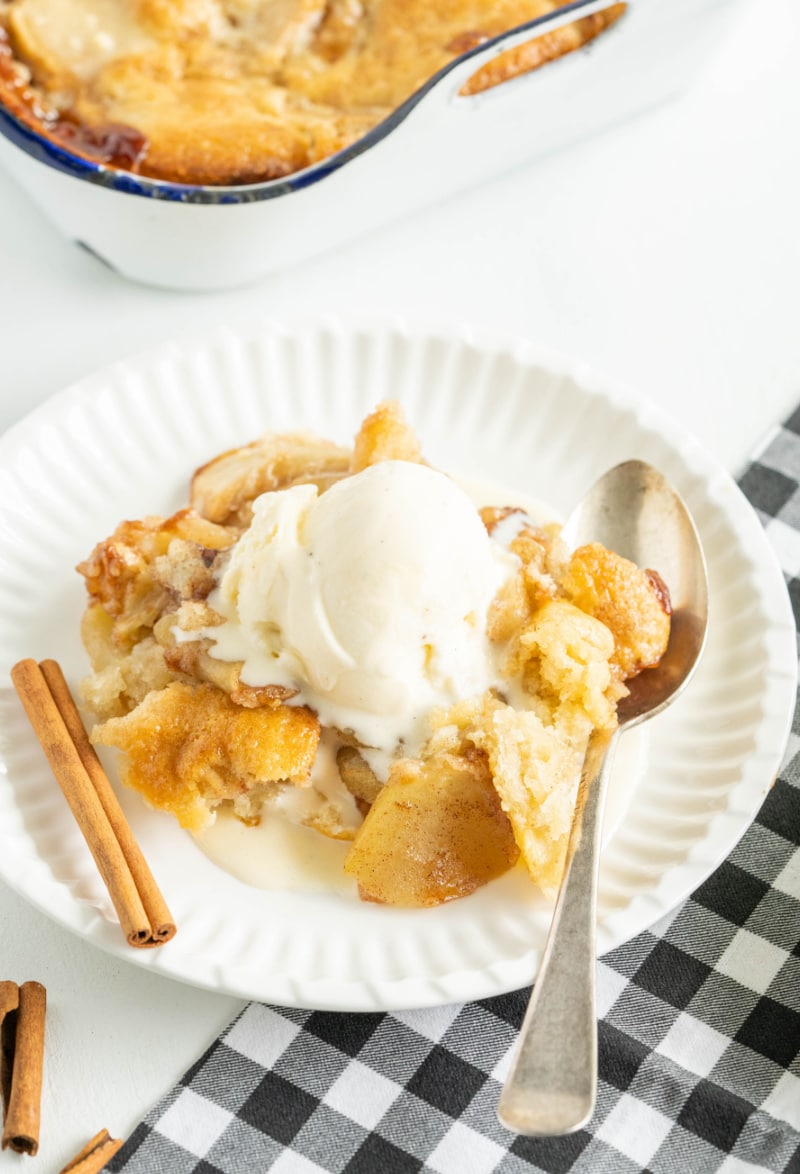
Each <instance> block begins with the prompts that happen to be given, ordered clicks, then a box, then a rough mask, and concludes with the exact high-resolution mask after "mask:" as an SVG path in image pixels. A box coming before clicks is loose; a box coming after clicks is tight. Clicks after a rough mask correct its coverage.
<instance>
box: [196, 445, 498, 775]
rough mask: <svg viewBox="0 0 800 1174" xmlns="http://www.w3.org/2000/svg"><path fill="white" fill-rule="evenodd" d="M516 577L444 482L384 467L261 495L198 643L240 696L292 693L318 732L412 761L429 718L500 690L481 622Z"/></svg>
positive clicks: (398, 465) (418, 469) (433, 475)
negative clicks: (219, 620) (224, 664)
mask: <svg viewBox="0 0 800 1174" xmlns="http://www.w3.org/2000/svg"><path fill="white" fill-rule="evenodd" d="M517 566H518V563H517V560H516V559H515V558H514V556H513V555H510V554H508V553H507V552H506V551H504V550H503V549H502V548H501V547H500V546H499V545H497V544H496V543H494V542H493V541H492V540H491V539H490V538H489V536H488V534H487V533H486V530H485V528H484V526H483V523H482V522H481V519H480V517H479V515H478V512H477V510H476V508H475V506H474V504H473V503H472V502H471V501H470V499H469V498H468V497H467V495H466V494H465V493H464V492H463V491H462V490H461V489H459V488H458V486H457V485H456V484H455V483H454V482H453V481H452V480H450V478H448V477H446V476H445V475H444V474H443V473H439V472H436V471H435V470H433V469H430V468H428V467H427V466H424V465H416V464H412V463H410V462H406V461H386V462H383V463H381V464H377V465H373V466H372V467H370V468H367V469H365V470H364V471H363V472H361V473H357V474H355V475H354V476H352V477H348V478H346V479H344V480H342V481H340V482H338V483H337V484H335V485H333V486H332V487H331V488H330V489H328V490H327V492H325V493H324V494H322V495H321V496H320V495H318V493H317V490H316V487H315V486H310V485H301V486H295V487H293V488H290V489H285V490H280V491H277V492H274V493H265V494H263V495H262V496H261V497H259V498H258V499H257V501H256V502H255V504H254V514H253V521H252V523H251V525H250V527H249V528H248V529H247V530H246V531H245V533H244V534H243V535H242V537H241V538H240V539H239V541H238V542H237V543H236V545H235V546H234V547H233V550H232V553H231V555H230V559H229V562H228V564H227V568H226V570H225V572H224V575H223V577H222V579H221V582H220V585H219V588H218V590H217V591H216V592H215V595H214V596H213V597H212V599H211V602H212V605H213V606H214V607H216V608H217V609H218V610H219V611H221V612H222V614H223V615H224V616H225V617H226V622H225V623H224V624H222V625H221V626H219V627H215V628H209V629H207V630H206V634H207V635H209V636H211V637H212V638H213V639H214V640H215V642H216V647H215V649H214V652H213V654H214V655H216V656H219V657H222V658H223V659H226V660H228V659H230V660H242V661H243V662H244V665H243V668H242V672H241V677H242V680H243V681H244V682H245V683H246V684H250V685H265V684H283V685H291V686H293V687H294V688H297V689H299V691H300V697H299V698H298V699H297V700H298V701H302V702H303V703H305V704H307V705H310V706H311V707H312V708H313V709H315V710H316V711H317V712H318V714H319V717H320V720H321V721H322V723H323V724H324V725H329V726H336V727H337V728H339V729H342V730H351V731H352V732H353V733H354V734H355V735H356V737H357V738H358V739H359V741H360V742H361V743H363V744H364V745H366V746H370V747H375V748H376V749H378V750H381V751H384V752H392V751H394V750H395V748H396V747H397V746H398V744H402V745H403V747H404V751H405V753H414V751H415V749H416V748H418V747H419V745H420V744H421V742H422V741H423V740H424V739H425V737H426V736H427V734H428V732H429V731H428V721H427V718H428V713H429V711H430V710H431V709H432V708H433V707H435V706H449V705H452V704H453V703H454V702H455V701H458V700H461V699H463V698H466V697H472V696H475V695H477V694H480V693H482V692H484V691H485V690H486V689H487V688H489V687H490V686H491V685H493V684H495V683H497V682H498V681H499V679H500V675H499V671H498V665H497V663H496V659H495V657H494V655H493V652H492V649H491V646H490V643H489V641H488V639H487V636H486V615H487V610H488V607H489V604H490V602H491V600H492V597H493V596H494V595H495V593H496V592H497V590H498V588H499V587H500V585H501V584H502V583H503V582H504V580H505V579H506V578H508V576H509V575H510V574H511V573H512V572H513V571H514V569H515V568H516V567H517Z"/></svg>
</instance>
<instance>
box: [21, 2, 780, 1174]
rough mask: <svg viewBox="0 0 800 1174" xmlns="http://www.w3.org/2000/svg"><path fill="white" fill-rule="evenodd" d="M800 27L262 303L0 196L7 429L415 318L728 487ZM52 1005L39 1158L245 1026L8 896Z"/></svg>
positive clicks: (722, 60)
mask: <svg viewBox="0 0 800 1174" xmlns="http://www.w3.org/2000/svg"><path fill="white" fill-rule="evenodd" d="M799 60H800V5H799V4H798V3H797V0H744V2H743V4H742V6H741V8H740V9H739V10H738V12H737V13H736V15H735V17H734V19H733V20H732V22H731V26H730V30H729V35H728V37H727V38H726V40H725V42H724V43H723V44H721V45H720V46H719V48H718V51H717V52H716V54H715V56H714V57H713V58H712V59H710V60H709V61H708V64H707V67H706V68H705V70H704V72H703V74H702V76H701V77H700V78H699V79H698V81H697V82H696V83H695V85H694V86H693V88H692V89H691V91H690V92H688V93H686V94H685V95H684V96H683V97H682V98H681V99H680V100H679V101H677V102H674V103H672V104H671V105H669V106H668V107H662V108H661V109H659V110H657V111H655V112H651V113H649V114H647V115H646V116H642V117H641V118H639V119H638V120H636V121H635V122H630V123H628V124H627V125H625V126H623V127H620V128H617V129H615V130H614V131H613V132H608V133H606V134H605V135H603V136H602V137H601V138H598V139H596V140H595V141H593V142H589V143H584V144H582V145H581V146H579V147H577V148H573V149H571V150H569V151H566V152H564V153H562V154H560V155H558V156H555V157H551V158H549V159H547V160H545V161H544V162H541V163H539V164H537V165H536V166H531V167H529V168H526V169H522V170H519V171H517V172H515V173H513V174H511V175H508V176H506V177H504V178H502V179H499V180H495V181H493V182H490V183H487V184H486V185H485V186H483V187H482V188H480V189H479V190H476V191H474V192H471V193H469V194H468V195H465V196H462V197H460V198H458V199H457V200H453V201H451V202H449V203H448V204H447V205H444V206H440V207H438V208H435V209H432V210H429V211H427V212H424V213H421V214H418V215H416V216H415V217H413V218H411V219H408V220H407V221H405V222H404V223H401V224H398V225H396V226H394V227H392V228H390V229H387V230H384V231H381V232H380V233H378V234H374V235H372V236H370V237H369V238H368V239H364V240H361V241H359V242H357V243H355V244H352V245H350V246H347V247H345V248H342V249H340V250H338V251H336V252H334V253H331V254H329V255H327V256H325V257H324V258H321V259H319V260H316V261H314V262H311V263H307V264H305V265H303V266H302V267H301V268H298V269H295V270H292V271H288V272H284V273H281V274H279V275H277V276H274V277H272V278H269V279H267V280H266V281H264V282H263V283H262V284H260V285H258V286H256V287H253V288H249V289H245V290H239V291H234V292H228V293H220V294H203V295H196V294H180V293H165V292H159V291H154V290H151V289H146V288H141V287H137V286H134V285H131V284H127V283H125V282H124V281H123V280H121V279H119V278H117V277H115V276H114V275H113V274H111V273H110V272H108V271H107V270H105V269H104V268H103V267H102V266H100V265H99V264H97V263H96V262H95V261H94V260H93V259H92V258H91V257H89V256H87V255H85V254H83V253H82V252H80V251H79V250H78V249H77V248H75V247H74V246H72V245H71V244H69V243H67V242H65V241H63V240H61V239H60V238H59V236H58V235H57V234H56V232H55V230H53V229H52V228H51V227H50V226H49V224H48V223H46V222H45V221H44V220H43V219H42V217H41V216H40V214H39V213H38V212H37V211H36V210H35V209H34V208H33V207H32V206H31V205H30V204H29V203H28V201H27V199H26V198H25V196H23V194H22V193H21V192H20V191H19V190H18V189H17V188H16V187H15V186H14V184H13V183H12V182H11V180H9V179H7V178H6V177H5V176H3V175H0V429H4V428H7V427H8V426H9V425H10V424H12V423H13V422H14V421H15V420H17V419H19V418H20V417H21V416H23V415H24V414H25V413H26V412H27V411H28V410H29V409H31V408H32V407H34V406H35V405H36V404H39V403H41V402H42V401H43V400H44V399H46V398H47V397H48V396H49V395H51V394H52V393H53V392H55V391H57V390H59V389H60V388H62V387H64V386H65V385H67V384H69V383H70V382H72V381H73V380H75V379H77V378H79V377H80V376H82V375H84V374H86V373H88V372H90V371H92V370H94V369H96V368H98V367H100V366H102V365H104V364H106V363H108V362H110V361H111V360H114V359H117V358H120V357H123V356H125V355H128V354H131V353H134V352H137V351H140V350H143V349H145V348H147V347H150V346H152V345H154V344H156V343H159V342H161V341H163V340H165V339H168V338H172V337H180V336H185V335H192V334H196V333H202V332H203V331H205V330H208V329H209V328H211V327H213V326H217V325H218V324H221V323H225V322H239V321H242V320H243V319H249V318H253V317H261V316H264V315H271V316H274V317H278V318H280V317H281V316H282V315H287V314H292V315H298V314H308V315H314V314H318V313H320V314H321V313H328V312H330V311H333V310H344V311H352V312H358V311H368V312H370V313H372V314H375V313H383V312H385V313H387V314H397V313H400V314H409V315H412V316H413V317H414V318H417V319H426V318H430V319H433V320H435V321H443V320H454V321H466V322H469V323H472V324H474V325H476V326H478V327H485V328H487V329H489V330H491V331H493V332H500V333H503V334H507V335H522V336H525V337H529V338H532V339H535V340H536V341H538V342H540V343H542V344H545V345H546V346H548V347H550V348H553V349H556V350H560V351H563V352H566V353H568V354H573V355H575V356H578V357H580V358H581V359H583V360H585V361H586V362H588V363H590V364H592V365H593V366H595V367H596V368H598V369H599V370H601V371H603V372H605V373H607V374H609V375H611V376H613V377H616V378H618V379H620V380H622V381H623V382H624V383H625V384H627V385H628V386H629V387H630V388H631V389H633V390H635V391H636V392H638V393H639V394H640V395H642V396H645V397H649V398H651V399H652V400H654V401H655V402H657V403H658V404H659V405H660V406H661V407H662V408H664V409H666V410H667V411H669V412H670V413H671V414H672V415H673V416H675V417H676V418H677V419H678V420H679V421H680V422H681V423H682V424H684V425H685V426H687V427H689V428H690V429H691V430H692V431H694V432H695V434H696V435H697V436H698V437H699V438H700V440H701V441H702V442H703V443H704V444H705V445H706V446H707V447H708V448H709V449H710V450H711V451H712V452H713V453H714V454H716V456H717V457H718V458H719V460H720V461H721V462H722V463H723V464H724V465H725V466H726V467H727V468H728V469H729V470H731V471H732V472H735V471H736V470H737V469H738V468H739V467H740V466H741V465H742V463H743V462H744V460H745V459H746V457H747V455H748V453H749V452H750V451H751V449H752V447H753V445H754V444H755V443H756V441H757V440H758V439H759V438H760V437H761V436H762V435H763V434H764V433H765V432H766V430H767V429H768V427H769V426H770V425H771V424H773V423H775V422H777V421H778V420H779V419H780V418H781V417H782V416H783V415H785V414H786V413H787V412H788V411H789V410H790V409H791V408H792V407H793V406H794V404H795V402H796V401H797V400H798V399H799V398H800V69H799V68H798V64H797V63H798V61H799ZM6 977H9V978H15V979H17V980H18V981H23V980H24V979H26V978H36V979H38V980H40V981H41V982H43V983H45V985H46V986H47V990H48V997H49V1013H48V1036H47V1058H46V1078H45V1088H44V1096H43V1107H42V1112H43V1125H42V1140H41V1148H40V1153H39V1156H38V1158H36V1159H34V1161H33V1163H31V1160H30V1159H25V1158H20V1157H17V1156H16V1155H13V1154H10V1153H8V1152H7V1153H4V1154H1V1155H0V1172H2V1174H5V1172H6V1171H13V1170H22V1169H23V1168H24V1169H28V1168H29V1163H30V1169H31V1170H42V1171H46V1172H47V1174H50V1172H51V1171H53V1172H55V1171H57V1170H59V1169H60V1167H61V1165H62V1164H63V1163H64V1162H65V1161H66V1160H67V1159H68V1158H69V1157H71V1156H72V1155H73V1154H74V1153H75V1152H76V1151H77V1150H78V1149H79V1148H80V1146H81V1145H82V1144H83V1143H84V1142H85V1141H86V1140H87V1139H88V1138H89V1137H90V1136H91V1135H92V1134H93V1133H95V1132H96V1131H97V1130H99V1129H100V1128H102V1127H103V1126H105V1127H107V1128H108V1129H109V1131H110V1132H111V1133H112V1135H114V1136H124V1135H127V1134H128V1133H129V1132H130V1131H131V1130H132V1128H133V1127H134V1125H135V1124H136V1122H137V1121H138V1120H139V1118H140V1117H141V1115H142V1114H143V1113H144V1112H145V1111H146V1110H147V1108H148V1107H149V1106H150V1105H151V1103H152V1102H153V1101H155V1100H156V1099H157V1098H158V1097H160V1096H161V1094H162V1093H163V1092H165V1091H166V1090H167V1089H168V1088H169V1086H170V1085H171V1083H172V1082H173V1081H174V1080H175V1079H176V1078H178V1077H179V1076H180V1074H181V1072H182V1071H183V1070H184V1069H185V1068H186V1067H187V1066H188V1065H189V1064H190V1063H191V1062H192V1061H194V1059H195V1058H196V1057H197V1056H198V1055H199V1054H200V1053H201V1052H202V1051H203V1050H204V1048H205V1047H206V1046H207V1045H208V1044H209V1043H210V1042H211V1041H212V1040H213V1039H214V1037H215V1035H216V1034H217V1033H218V1031H219V1030H220V1029H221V1028H222V1027H224V1025H225V1024H226V1023H227V1022H228V1020H229V1019H230V1018H231V1017H232V1016H233V1015H234V1014H235V1012H236V1011H237V1010H238V1008H239V1007H240V1006H241V1004H240V1003H239V1001H238V1000H236V999H233V998H228V997H225V996H221V995H216V994H209V993H206V992H203V991H199V990H193V989H191V988H189V987H184V986H181V985H178V984H176V983H173V982H171V981H169V980H167V979H164V978H160V977H156V976H153V975H150V974H147V973H144V972H142V971H141V970H139V969H138V968H136V967H133V966H128V965H127V964H126V963H124V962H122V961H118V960H116V959H111V958H109V957H107V956H106V955H104V954H102V953H100V952H99V951H97V950H95V949H94V948H92V947H90V946H88V945H85V944H84V943H83V942H82V941H80V940H78V939H77V938H75V937H72V936H71V935H70V934H68V933H66V932H65V931H63V930H62V929H60V928H59V927H57V926H56V925H54V924H52V923H51V922H50V921H49V920H48V919H47V918H46V917H44V916H43V915H42V914H40V913H38V912H36V911H35V910H34V909H32V908H30V907H29V906H28V905H27V904H26V903H25V901H24V900H23V899H22V898H20V897H19V896H17V895H16V894H15V893H13V892H11V891H10V890H9V889H7V888H6V887H5V886H3V885H2V884H1V883H0V978H6Z"/></svg>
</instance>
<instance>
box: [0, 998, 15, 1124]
mask: <svg viewBox="0 0 800 1174" xmlns="http://www.w3.org/2000/svg"><path fill="white" fill-rule="evenodd" d="M18 1006H19V987H18V986H17V984H16V983H15V982H0V1102H1V1103H2V1108H3V1120H4V1121H5V1119H6V1113H7V1112H8V1102H9V1098H10V1097H11V1069H12V1067H13V1064H14V1035H15V1033H16V1029H17V1017H16V1015H14V1014H13V1012H15V1011H16V1010H17V1007H18Z"/></svg>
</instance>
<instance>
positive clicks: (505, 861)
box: [345, 753, 519, 907]
mask: <svg viewBox="0 0 800 1174" xmlns="http://www.w3.org/2000/svg"><path fill="white" fill-rule="evenodd" d="M518 855H519V850H518V849H517V846H516V844H515V842H514V836H513V833H512V831H511V825H510V824H509V821H508V819H507V817H506V815H505V814H504V812H503V810H502V808H501V806H500V800H499V799H498V796H497V792H496V791H495V789H494V787H493V786H492V780H491V775H490V774H489V769H488V766H487V764H486V759H485V757H484V755H482V754H480V753H475V754H473V755H470V756H469V757H467V756H458V755H443V756H441V757H437V758H432V759H429V760H428V761H427V762H419V761H417V760H416V759H401V760H400V761H399V762H397V763H396V764H395V765H394V766H393V767H392V770H391V773H390V776H389V782H388V783H387V784H386V786H385V787H384V788H383V790H382V791H381V792H380V793H379V794H378V796H377V798H376V799H375V802H374V803H373V804H372V807H371V808H370V810H369V812H368V814H367V816H366V818H365V820H364V823H363V824H362V825H361V828H360V829H359V831H358V833H357V834H356V838H355V841H354V843H353V847H352V848H351V849H350V851H349V853H348V855H347V859H346V861H345V870H346V871H347V872H349V873H350V874H351V875H352V876H354V877H355V878H356V880H357V881H358V891H359V895H360V896H361V898H362V899H363V900H366V901H377V902H380V903H382V904H385V905H403V906H411V907H416V906H424V905H440V904H441V903H442V902H444V901H452V900H453V899H454V898H456V897H464V896H466V895H467V894H468V893H471V892H473V890H475V889H477V888H478V887H479V886H480V885H485V884H486V883H487V881H490V880H492V879H493V878H494V877H496V876H500V875H501V874H502V873H504V872H506V871H507V870H508V869H509V868H510V867H511V866H512V865H513V864H514V863H515V862H516V860H517V857H518Z"/></svg>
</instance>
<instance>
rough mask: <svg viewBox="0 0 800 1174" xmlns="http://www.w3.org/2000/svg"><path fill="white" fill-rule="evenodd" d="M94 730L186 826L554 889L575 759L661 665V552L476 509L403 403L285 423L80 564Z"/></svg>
mask: <svg viewBox="0 0 800 1174" xmlns="http://www.w3.org/2000/svg"><path fill="white" fill-rule="evenodd" d="M78 569H79V571H80V572H81V573H82V575H83V576H84V578H85V582H86V587H87V590H88V596H89V599H88V606H87V609H86V612H85V615H84V619H83V625H82V634H83V639H84V643H85V645H86V648H87V650H88V652H89V655H90V659H91V662H92V668H93V672H92V674H91V676H90V677H88V678H87V680H86V681H85V682H84V685H83V695H84V699H85V701H86V703H87V704H88V705H89V707H90V708H91V709H92V710H93V711H94V713H95V714H96V716H97V718H98V719H99V720H98V724H97V725H96V726H95V728H94V730H93V733H92V737H93V740H94V741H95V742H96V743H98V744H100V745H104V746H111V747H116V748H117V749H118V750H119V751H121V767H122V775H123V779H124V781H125V782H127V784H128V785H130V786H131V787H133V788H134V789H135V790H137V791H138V792H140V794H142V795H143V796H144V798H145V799H146V801H147V802H149V803H150V804H151V805H153V806H154V807H156V808H159V809H162V810H164V811H167V812H171V813H172V814H173V815H175V816H176V817H177V819H178V821H179V822H180V823H181V825H182V826H184V827H185V828H187V829H189V830H192V831H201V830H202V829H203V828H205V827H207V826H208V825H209V824H210V823H211V822H213V821H214V820H215V818H216V817H217V814H218V813H220V812H226V813H233V814H234V815H235V816H236V817H238V819H239V820H240V821H242V823H243V824H257V823H258V822H259V821H262V820H283V821H291V822H294V823H296V824H300V825H304V826H305V827H306V828H312V829H314V830H315V831H317V832H319V833H320V834H321V835H323V836H325V837H332V838H334V839H339V840H342V841H345V842H349V843H350V848H349V851H348V853H347V856H346V859H345V861H344V867H345V869H346V871H347V872H348V873H350V874H351V875H352V876H353V877H355V879H356V881H357V882H358V889H359V893H360V895H361V896H362V897H363V898H365V899H367V900H372V901H378V902H383V903H386V904H393V905H405V906H424V905H435V904H439V903H441V902H443V901H447V900H450V899H452V898H454V897H460V896H463V895H465V894H467V893H469V892H471V891H473V890H474V889H475V888H477V887H478V886H480V885H482V884H485V883H486V882H487V881H489V880H491V879H492V878H493V877H496V876H499V875H500V874H502V873H503V872H505V871H507V870H508V869H509V868H511V867H513V866H514V865H515V864H516V862H517V861H518V860H521V861H522V864H523V865H524V867H525V868H527V871H528V872H529V874H530V876H531V878H532V879H533V881H534V882H535V883H536V884H537V885H539V886H540V887H541V888H542V889H543V890H544V891H545V892H547V893H551V892H553V891H554V889H555V888H556V887H557V884H558V880H559V877H560V873H561V870H562V867H563V860H564V854H565V851H566V842H567V835H568V831H569V825H570V820H571V814H572V809H573V806H574V801H575V794H576V788H577V782H578V778H579V774H580V764H581V761H582V757H583V755H584V752H585V749H586V745H587V741H588V738H589V736H590V734H591V732H592V730H594V729H604V728H610V727H613V725H614V724H615V722H616V715H615V706H616V702H617V700H618V699H619V698H620V697H621V696H623V695H624V694H625V693H626V691H627V690H626V686H625V681H626V680H627V679H629V678H630V677H631V676H633V675H635V674H636V673H638V672H640V671H641V670H642V669H644V668H647V667H650V666H652V665H654V664H655V663H657V662H658V660H659V659H660V657H661V656H662V655H663V653H664V651H665V649H666V645H667V641H668V638H669V631H670V614H669V613H670V608H669V596H668V592H667V591H666V588H665V586H664V584H663V583H662V582H661V581H660V580H659V578H658V576H657V574H655V573H654V572H653V571H650V570H648V571H644V570H640V569H639V568H638V567H636V566H634V564H632V563H630V562H628V561H627V560H625V559H623V558H621V557H619V556H618V555H616V554H613V553H612V552H611V551H609V550H607V549H605V548H604V547H602V546H599V545H597V544H590V545H587V546H583V547H581V548H579V549H578V550H576V551H573V552H570V551H568V550H567V549H566V547H565V546H564V544H563V542H562V541H561V539H560V537H559V528H558V526H557V525H554V524H545V525H542V524H537V522H535V521H534V520H533V519H532V518H531V517H530V516H528V515H527V514H526V513H525V512H523V511H522V510H520V509H518V508H512V507H508V508H499V507H496V506H491V507H484V508H482V509H480V510H479V509H478V507H477V506H476V505H475V504H474V503H473V501H472V500H471V499H470V498H469V497H468V496H467V494H466V493H465V492H464V491H463V490H462V489H461V488H460V487H459V486H458V485H457V484H456V483H455V482H453V481H452V479H451V478H449V477H447V476H446V475H445V474H443V473H441V472H438V471H437V470H435V469H433V468H432V467H431V466H429V465H428V464H426V463H425V462H424V460H423V459H422V453H421V448H420V444H419V441H418V439H417V437H416V435H415V434H414V432H413V431H412V429H411V428H410V427H409V425H408V424H407V422H406V421H405V420H404V418H403V416H402V413H401V412H400V410H399V408H398V407H397V405H396V404H393V403H385V404H382V405H380V406H379V407H378V408H377V409H376V411H375V412H373V413H372V414H371V415H370V416H368V417H367V418H366V419H365V420H364V422H363V424H362V425H361V427H360V429H359V431H358V434H357V435H356V437H355V441H354V444H353V445H352V447H349V446H340V445H337V444H334V443H332V442H330V441H327V440H322V439H320V438H318V437H316V436H312V435H310V434H307V433H292V434H270V435H267V436H265V437H264V438H262V439H261V440H258V441H256V442H254V443H252V444H250V445H246V446H245V447H243V448H238V449H235V450H233V451H230V452H226V453H223V454H221V455H220V456H219V457H216V458H215V459H213V460H211V461H210V462H209V463H208V464H206V465H204V466H203V467H202V468H200V469H198V470H197V472H196V473H195V475H194V477H193V479H192V482H191V492H190V503H189V505H188V506H187V508H185V509H183V510H181V511H179V512H178V513H177V514H175V515H173V516H172V517H170V518H166V519H165V518H161V517H147V518H144V519H143V520H141V521H125V522H122V523H121V524H120V526H119V527H118V528H117V530H116V531H115V532H114V533H113V534H112V535H111V536H110V537H109V538H107V539H105V540H104V541H102V542H100V543H99V544H98V545H97V546H96V548H95V549H94V551H93V552H92V553H91V555H90V556H89V557H88V558H87V559H86V560H85V561H84V562H83V563H82V564H81V565H80V567H79V568H78Z"/></svg>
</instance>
